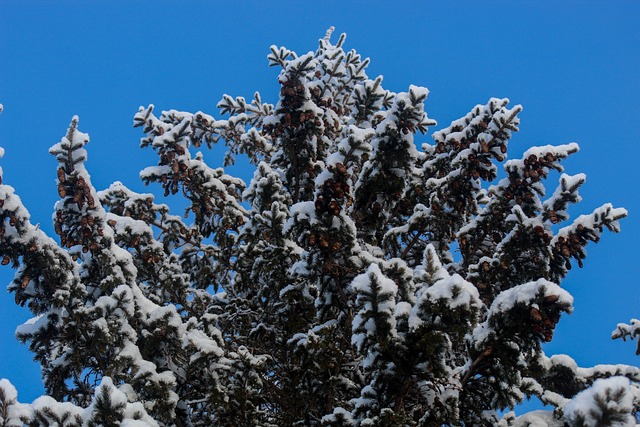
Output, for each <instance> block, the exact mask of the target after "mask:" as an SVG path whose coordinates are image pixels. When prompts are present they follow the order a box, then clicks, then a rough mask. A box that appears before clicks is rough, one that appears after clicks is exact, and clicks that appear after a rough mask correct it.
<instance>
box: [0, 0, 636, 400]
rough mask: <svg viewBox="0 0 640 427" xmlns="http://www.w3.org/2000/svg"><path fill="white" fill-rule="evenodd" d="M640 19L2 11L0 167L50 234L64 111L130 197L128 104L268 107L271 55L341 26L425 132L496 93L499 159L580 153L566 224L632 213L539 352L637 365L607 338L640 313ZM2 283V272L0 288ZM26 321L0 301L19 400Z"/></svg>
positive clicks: (71, 6) (24, 377)
mask: <svg viewBox="0 0 640 427" xmlns="http://www.w3.org/2000/svg"><path fill="white" fill-rule="evenodd" d="M639 21H640V2H638V1H624V0H618V1H615V2H611V1H482V2H480V1H458V2H447V1H439V2H435V1H413V2H410V1H393V2H392V1H385V2H382V1H354V2H347V1H322V2H311V1H304V2H303V1H280V2H275V1H252V2H249V1H238V2H232V1H225V2H220V1H209V2H203V1H189V2H177V1H171V2H169V1H154V2H151V1H148V2H142V1H109V2H98V1H56V2H49V1H17V0H16V1H14V0H0V59H1V60H0V103H2V104H4V107H5V111H4V113H2V115H1V116H0V146H3V147H4V148H5V149H6V155H5V157H4V159H2V160H1V161H0V165H1V166H2V168H3V169H4V181H5V183H7V184H10V185H12V186H14V187H15V188H16V191H17V192H18V194H20V196H21V197H22V199H23V200H24V202H25V204H26V205H27V207H28V209H29V210H30V212H31V214H32V218H33V222H34V223H40V224H41V228H42V229H44V230H45V231H47V232H48V233H49V234H50V235H54V233H53V231H52V228H53V227H52V225H51V213H52V206H53V204H54V202H55V200H56V198H57V193H56V187H55V185H54V180H55V175H56V172H55V164H56V163H55V160H54V159H53V158H51V156H49V154H48V153H47V149H48V148H49V147H50V146H51V145H53V144H54V143H56V142H57V141H59V140H60V138H61V137H62V136H63V135H64V133H65V131H66V128H67V125H68V124H69V121H70V119H71V117H72V116H73V115H74V114H78V115H79V116H80V128H81V130H82V131H84V132H88V133H89V134H90V136H91V143H90V144H89V146H88V147H87V148H88V150H89V156H90V157H89V161H88V164H87V167H88V168H89V171H90V172H91V174H92V178H93V183H94V185H95V186H96V187H97V188H98V189H102V188H105V187H106V186H108V185H109V184H110V183H111V182H112V181H114V180H120V181H123V182H124V183H125V184H127V185H128V186H130V187H131V188H133V189H136V190H138V191H141V190H142V191H144V190H145V189H144V187H143V186H142V184H141V183H140V181H139V179H138V172H139V170H140V169H142V168H143V167H145V166H148V165H151V164H155V162H156V159H155V157H154V156H153V154H152V153H151V152H144V151H142V150H140V149H139V148H138V142H139V138H140V136H141V135H140V131H139V129H132V127H131V125H132V120H133V115H134V113H135V112H136V111H137V108H138V106H140V105H145V106H146V105H148V104H150V103H153V104H155V105H156V108H157V109H158V110H161V109H179V110H187V111H197V110H202V111H205V112H208V113H211V114H213V115H217V110H216V108H215V104H216V103H217V101H218V100H219V99H220V98H221V96H222V95H223V94H224V93H229V94H231V95H234V96H236V95H243V96H246V97H250V96H251V95H252V94H253V92H254V91H255V90H259V91H260V92H261V93H262V94H263V99H266V100H269V101H273V102H275V100H276V94H277V91H278V87H277V84H276V76H277V70H275V69H270V68H268V66H267V60H266V55H267V54H268V51H269V46H270V45H271V44H276V45H285V46H287V47H289V48H291V49H293V50H295V51H297V52H298V53H303V52H307V51H309V50H314V49H315V48H316V46H317V40H318V39H319V38H321V37H322V36H323V35H324V33H325V31H326V29H327V28H328V27H330V26H332V25H333V26H335V27H336V32H337V33H341V32H346V33H347V36H348V37H347V48H355V49H356V50H358V51H359V52H360V53H361V54H362V55H363V56H368V57H370V58H371V66H370V68H369V71H368V73H369V76H370V77H375V76H376V75H378V74H382V75H383V76H384V84H385V86H386V88H387V89H390V90H393V91H401V90H406V89H407V88H408V86H409V85H410V84H416V85H421V86H426V87H428V88H429V89H430V91H431V94H430V95H429V99H428V100H427V102H426V110H427V111H428V114H429V116H430V117H432V118H434V119H436V120H438V122H439V126H438V127H440V126H446V125H447V124H448V123H449V122H450V121H451V120H453V119H456V118H458V117H460V116H462V115H464V114H465V113H467V112H468V110H469V109H471V108H472V107H473V106H474V105H475V104H477V103H485V102H486V101H487V100H488V99H489V98H490V97H492V96H497V97H508V98H510V99H511V101H512V102H513V103H519V104H522V105H523V106H524V111H523V113H522V114H521V132H520V133H518V134H516V135H515V137H514V138H513V140H512V142H511V145H510V155H511V158H513V157H517V156H518V155H519V154H520V153H522V152H523V151H524V150H525V149H526V148H528V147H529V146H531V145H546V144H565V143H568V142H572V141H576V142H578V143H579V144H580V147H581V152H580V153H578V154H577V155H574V156H573V157H572V158H571V159H570V160H569V161H567V162H566V163H565V166H566V170H567V172H568V173H570V174H575V173H579V172H584V173H586V174H587V178H588V180H587V183H586V184H585V186H584V188H583V190H582V191H581V194H582V196H583V198H584V201H583V203H581V204H580V205H579V207H578V209H576V210H574V211H573V217H575V216H576V214H577V213H590V212H591V210H593V209H594V208H595V207H597V206H599V205H600V204H602V203H605V202H612V203H613V204H614V205H616V206H622V207H626V208H627V209H628V210H629V218H627V219H626V220H624V221H623V223H622V233H621V234H619V235H613V234H610V233H608V234H605V235H604V236H603V240H602V242H601V243H599V244H598V245H591V246H590V247H589V248H588V252H589V257H588V258H587V260H586V263H585V267H584V268H583V269H582V270H578V269H575V270H574V271H572V272H571V274H570V275H569V277H568V279H567V280H566V281H565V282H564V283H563V285H564V286H565V287H566V288H567V289H568V290H569V291H570V292H571V293H572V294H573V295H574V296H575V312H574V313H573V314H572V315H571V316H569V317H565V318H563V319H562V320H561V322H560V325H559V328H558V330H557V334H556V338H555V340H554V341H553V342H552V343H551V344H549V345H547V346H546V351H547V353H548V354H555V353H566V354H569V355H571V356H572V357H574V358H575V359H576V360H577V361H578V363H579V364H580V365H583V366H591V365H593V364H596V363H630V364H635V365H638V364H639V363H640V358H637V357H636V356H634V355H633V353H634V349H635V348H634V346H633V345H632V344H626V345H625V344H624V343H621V342H612V341H611V340H610V338H609V337H610V332H611V330H613V329H614V328H615V325H616V323H617V322H623V321H624V322H626V321H628V320H629V318H631V317H634V316H635V317H638V316H640V286H639V285H640V283H639V281H638V277H640V268H639V267H638V266H639V264H640V240H639V239H640V222H639V221H638V218H639V217H640V201H639V200H640V197H639V196H640V191H639V190H638V176H637V173H638V170H639V168H638V165H639V162H640V148H639V145H638V144H639V142H640V137H639V134H638V123H640V80H639V77H638V76H640V72H639V70H640V25H638V22H639ZM430 140H431V139H430V136H429V135H427V136H424V137H422V139H421V140H420V141H430ZM205 158H207V159H209V161H210V163H211V164H213V163H215V160H214V156H213V155H209V156H208V157H207V156H206V154H205ZM234 172H236V173H238V174H241V176H243V177H244V178H245V179H246V178H247V177H248V176H250V172H248V171H247V170H246V169H242V168H240V169H239V170H238V169H236V170H235V171H234ZM553 179H554V180H555V179H557V177H556V176H554V177H553ZM549 191H553V188H549ZM11 277H12V272H11V271H10V270H9V269H7V268H4V269H2V270H1V271H0V283H2V286H4V285H5V284H8V283H9V281H10V279H11ZM29 317H30V315H29V313H28V312H27V310H26V309H21V308H17V307H15V305H14V303H13V298H12V296H11V295H9V294H3V293H0V378H2V377H6V378H8V379H9V380H11V381H12V382H13V383H14V384H15V385H16V386H17V387H18V390H19V396H20V400H22V401H29V402H30V401H31V400H33V399H34V398H35V397H37V396H38V395H39V394H40V393H41V392H42V386H41V381H40V374H39V370H38V367H37V366H36V365H34V364H33V363H32V362H30V360H31V356H30V354H29V353H28V352H27V351H26V347H25V346H23V345H21V344H19V343H17V341H16V340H15V338H14V337H13V332H14V330H15V327H16V326H17V325H18V324H20V323H21V322H23V321H25V320H26V319H28V318H29Z"/></svg>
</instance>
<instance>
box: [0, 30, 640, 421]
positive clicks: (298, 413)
mask: <svg viewBox="0 0 640 427" xmlns="http://www.w3.org/2000/svg"><path fill="white" fill-rule="evenodd" d="M332 31H333V29H331V30H329V31H328V32H327V34H326V36H325V37H323V38H322V39H321V40H320V42H319V47H318V49H317V50H316V51H315V52H309V53H307V54H304V55H300V56H299V55H297V54H296V53H295V52H293V51H291V50H289V49H286V48H284V47H276V46H272V47H271V49H270V53H269V55H268V59H269V63H270V65H272V66H275V67H278V68H279V76H278V80H277V84H278V85H279V94H278V99H276V100H274V101H275V103H274V104H269V103H265V102H263V100H262V97H261V95H260V94H259V93H257V92H256V93H255V94H254V96H253V99H252V100H251V101H247V100H246V99H245V98H243V97H232V96H230V95H224V96H223V97H222V100H221V101H220V102H219V103H218V108H219V109H220V117H214V116H212V115H209V114H207V113H204V112H196V113H189V112H181V111H175V110H167V111H163V112H161V113H160V114H159V115H156V112H155V109H154V107H153V106H152V105H151V106H149V107H147V108H143V107H141V108H140V110H139V111H138V113H137V114H135V117H134V126H136V127H139V128H141V130H142V133H143V137H142V139H141V144H140V145H141V147H142V148H148V149H152V150H154V151H155V152H156V153H157V155H158V163H157V165H153V166H149V167H147V168H145V169H144V170H143V171H142V172H141V178H142V180H143V181H144V182H145V183H146V184H149V185H159V186H161V188H162V190H163V191H164V194H165V196H166V197H168V200H171V197H174V196H177V195H178V194H180V195H182V196H184V198H185V199H186V203H187V205H186V206H187V208H186V214H185V215H184V217H182V216H178V215H175V214H174V213H172V212H171V210H170V208H169V206H168V205H167V204H160V203H158V202H157V201H156V198H155V197H154V196H153V195H151V194H139V193H136V192H134V191H131V190H130V189H128V188H127V187H126V186H125V185H124V184H122V183H120V182H115V183H114V184H112V185H111V186H110V187H109V188H107V189H105V190H103V191H96V190H95V189H94V187H93V186H92V183H91V177H90V176H89V173H88V171H87V169H86V167H85V165H86V161H87V151H86V148H85V145H86V144H87V142H88V141H89V137H88V135H87V134H84V133H82V132H80V130H79V129H78V123H79V122H78V118H77V117H74V118H73V119H72V121H71V124H70V126H69V128H68V130H67V132H66V134H65V136H63V138H62V139H61V141H60V142H59V143H57V144H55V145H54V146H53V147H52V148H51V150H50V152H51V154H52V155H53V156H55V158H56V162H57V174H56V178H57V181H56V185H57V192H58V195H59V196H60V200H59V201H58V202H57V203H56V205H55V207H54V215H53V222H54V230H55V232H56V234H57V235H58V238H57V240H54V239H52V238H50V237H48V236H47V235H46V234H45V233H44V232H43V231H42V230H41V229H39V228H38V227H37V226H35V225H33V224H32V223H31V220H30V217H29V214H28V212H27V210H26V208H25V207H24V206H23V205H22V202H21V201H20V199H19V198H18V196H17V195H16V194H15V191H14V189H13V188H12V187H9V186H7V185H5V184H2V183H1V182H0V261H1V263H2V264H3V265H10V266H11V267H13V268H14V269H15V277H14V279H13V281H12V283H11V284H10V285H9V290H10V291H11V292H12V293H13V294H14V297H15V301H16V303H17V304H19V305H22V306H27V307H28V309H29V310H30V311H31V312H32V313H33V316H34V317H33V318H32V319H31V320H29V321H28V322H26V323H25V324H24V325H21V326H19V327H18V330H17V336H18V338H19V339H20V340H22V341H23V342H25V343H28V345H29V348H30V350H31V351H32V352H33V353H34V358H35V359H36V360H37V361H38V362H39V363H40V364H41V366H42V373H43V378H44V384H45V390H46V396H42V397H40V398H38V399H36V400H35V401H34V402H32V403H30V404H27V403H20V402H19V400H18V396H17V391H16V390H15V388H14V387H13V386H12V385H11V384H10V383H9V382H8V381H6V380H0V425H1V426H19V425H32V426H38V425H58V426H98V425H101V426H115V425H128V426H143V425H146V426H159V427H160V426H167V427H168V426H178V427H183V426H184V427H186V426H247V427H249V426H351V427H360V426H362V427H364V426H434V427H436V426H438V427H439V426H495V425H500V426H526V425H536V426H618V425H620V426H623V425H624V426H626V425H634V424H635V418H634V417H635V414H636V413H637V411H638V407H639V405H640V387H639V384H640V370H639V369H637V368H634V367H631V366H624V365H598V366H596V367H591V368H581V367H578V366H577V365H576V363H575V362H574V361H573V360H572V359H571V358H570V357H569V356H551V357H548V356H547V355H545V353H544V351H543V349H542V343H544V342H548V341H550V340H552V339H553V333H554V328H555V326H556V324H557V323H558V322H559V321H560V320H561V317H562V315H563V314H565V313H569V312H571V311H572V309H573V297H572V296H571V295H570V294H569V293H568V292H567V291H566V290H565V289H563V288H562V286H561V285H562V283H561V282H562V280H563V279H564V277H565V276H566V275H567V274H568V272H569V270H570V269H571V267H572V266H573V265H578V266H579V267H582V266H583V263H584V262H585V257H586V252H585V246H586V245H587V244H588V243H589V242H598V241H599V239H600V236H601V234H602V232H603V230H604V229H608V230H611V231H614V232H617V231H619V225H618V221H619V220H620V219H622V218H624V217H625V216H626V211H625V210H624V209H622V208H614V207H613V206H611V205H610V204H605V205H603V206H601V207H600V208H598V209H596V210H595V211H594V212H593V213H591V214H589V215H582V216H579V217H578V218H576V219H575V220H574V221H573V222H569V213H568V208H569V205H570V204H574V203H578V202H579V201H580V195H579V193H578V190H579V188H580V186H581V185H583V184H584V183H585V180H586V177H585V176H584V175H583V174H577V175H573V176H571V175H568V174H565V173H562V172H563V168H562V166H561V164H560V163H561V161H562V160H563V159H565V158H566V157H567V156H569V155H571V154H573V153H575V152H577V151H578V145H577V144H574V143H572V144H566V145H557V146H542V147H532V148H530V149H529V150H527V151H526V152H525V154H524V156H523V157H522V158H521V159H513V160H507V155H508V148H509V143H510V139H511V137H512V136H513V134H514V133H515V132H518V129H519V126H520V118H519V113H520V111H521V110H522V107H521V106H519V105H515V106H509V100H508V99H498V98H491V99H490V100H488V102H486V103H485V104H479V105H477V106H475V107H474V108H472V110H471V112H469V113H468V114H466V115H464V116H463V117H462V118H460V119H458V120H455V121H454V122H452V123H451V124H450V125H449V126H446V127H444V128H442V129H441V130H439V131H436V132H434V133H433V134H432V136H433V141H432V142H425V141H424V139H426V138H424V137H422V136H421V135H424V134H426V133H428V132H429V129H430V128H431V127H433V126H435V125H436V122H435V121H434V120H432V119H430V118H429V117H428V115H427V112H426V108H425V103H426V100H427V96H428V93H429V92H428V90H427V89H425V88H422V87H418V86H413V85H411V86H409V88H407V90H406V91H405V92H400V93H393V92H391V91H388V90H386V89H384V87H383V79H382V77H376V78H373V79H372V78H370V77H369V76H368V75H367V67H368V65H369V59H368V58H366V59H363V58H362V57H361V56H360V55H359V54H358V53H357V52H355V51H354V50H351V51H346V50H345V48H344V43H345V36H344V35H342V36H340V37H339V38H338V40H337V41H336V42H335V44H334V43H333V42H332V41H331V36H332ZM418 142H420V144H418ZM215 144H225V145H226V147H227V148H228V151H227V153H226V155H225V158H224V160H223V161H222V165H216V166H214V167H211V166H209V164H208V162H207V161H205V154H203V153H202V152H198V151H196V150H198V149H205V148H211V147H212V146H213V145H215ZM242 155H246V156H247V158H248V160H249V162H250V164H251V165H253V166H254V167H255V172H254V174H253V178H252V179H251V180H250V182H249V183H246V184H245V182H244V181H243V180H242V179H240V178H237V177H233V176H231V175H229V174H228V173H227V172H226V171H225V169H224V167H226V166H228V165H230V164H233V163H234V161H235V158H236V157H237V156H242ZM52 169H53V168H52ZM54 170H55V169H54ZM554 171H555V172H559V173H561V175H559V181H558V185H557V188H556V189H555V191H554V192H553V193H552V194H551V196H549V197H547V195H546V191H547V190H546V189H547V187H546V185H545V181H546V180H547V179H548V178H550V177H551V176H552V174H553V172H554ZM0 176H1V173H0ZM639 335H640V322H639V321H637V320H632V321H631V324H630V325H627V324H619V325H618V326H617V329H616V331H614V338H622V339H626V338H630V339H635V338H637V337H638V336H639ZM639 348H640V347H639ZM528 397H537V398H538V399H540V400H541V401H542V402H544V403H545V404H548V405H550V406H551V407H553V410H550V411H536V412H533V413H529V414H524V415H521V416H516V415H515V414H514V412H511V410H512V409H513V408H514V407H516V406H517V405H518V404H519V403H521V402H522V401H523V400H524V399H526V398H528Z"/></svg>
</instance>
